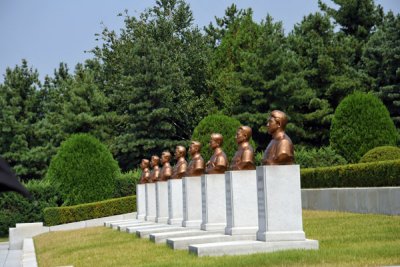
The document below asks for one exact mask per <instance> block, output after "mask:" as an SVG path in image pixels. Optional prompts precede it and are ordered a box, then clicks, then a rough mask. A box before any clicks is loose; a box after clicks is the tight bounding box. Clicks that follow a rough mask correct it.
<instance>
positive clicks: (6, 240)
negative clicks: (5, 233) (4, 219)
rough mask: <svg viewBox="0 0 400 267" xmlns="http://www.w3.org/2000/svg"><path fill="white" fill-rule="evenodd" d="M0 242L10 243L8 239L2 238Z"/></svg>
mask: <svg viewBox="0 0 400 267" xmlns="http://www.w3.org/2000/svg"><path fill="white" fill-rule="evenodd" d="M0 242H8V237H0Z"/></svg>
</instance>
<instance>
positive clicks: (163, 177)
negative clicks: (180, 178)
mask: <svg viewBox="0 0 400 267" xmlns="http://www.w3.org/2000/svg"><path fill="white" fill-rule="evenodd" d="M170 160H171V153H169V151H164V152H163V153H162V154H161V164H162V169H161V172H160V176H159V178H158V180H159V181H167V180H169V179H170V178H171V175H172V167H171V164H170V163H169V162H170Z"/></svg>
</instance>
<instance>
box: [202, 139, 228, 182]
mask: <svg viewBox="0 0 400 267" xmlns="http://www.w3.org/2000/svg"><path fill="white" fill-rule="evenodd" d="M223 141H224V139H223V137H222V135H221V134H219V133H213V134H211V138H210V147H211V149H212V150H214V154H213V155H212V156H211V158H210V160H209V161H208V162H207V164H206V173H208V174H221V173H224V172H225V171H226V170H227V168H228V159H227V158H226V154H225V153H224V151H222V148H221V146H222V143H223Z"/></svg>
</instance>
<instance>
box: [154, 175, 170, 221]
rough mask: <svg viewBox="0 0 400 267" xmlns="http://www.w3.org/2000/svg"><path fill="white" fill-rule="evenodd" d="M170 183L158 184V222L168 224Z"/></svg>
mask: <svg viewBox="0 0 400 267" xmlns="http://www.w3.org/2000/svg"><path fill="white" fill-rule="evenodd" d="M168 212H169V211H168V182H167V181H165V182H156V222H157V223H167V222H168Z"/></svg>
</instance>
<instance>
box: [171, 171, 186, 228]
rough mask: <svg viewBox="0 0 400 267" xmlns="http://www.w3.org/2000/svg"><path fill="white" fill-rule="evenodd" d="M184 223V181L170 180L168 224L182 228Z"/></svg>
mask: <svg viewBox="0 0 400 267" xmlns="http://www.w3.org/2000/svg"><path fill="white" fill-rule="evenodd" d="M182 221H183V193H182V179H170V180H168V224H173V225H178V226H182Z"/></svg>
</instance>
